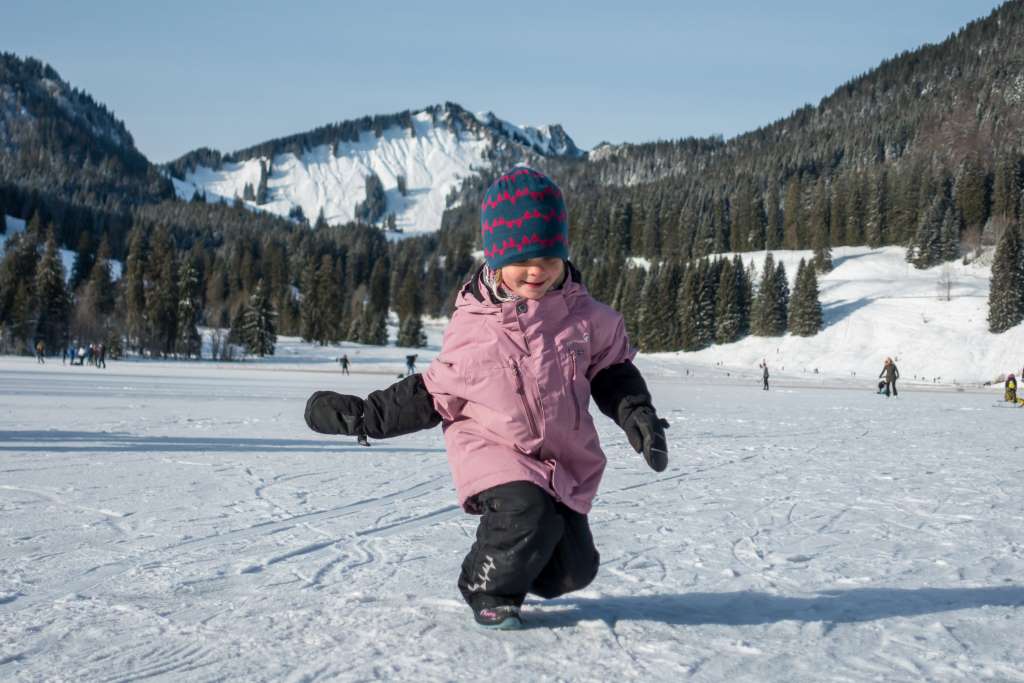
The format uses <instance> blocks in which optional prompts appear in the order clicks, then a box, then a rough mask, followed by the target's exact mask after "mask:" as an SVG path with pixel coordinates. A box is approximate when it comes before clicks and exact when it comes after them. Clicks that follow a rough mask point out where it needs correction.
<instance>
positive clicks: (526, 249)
mask: <svg viewBox="0 0 1024 683" xmlns="http://www.w3.org/2000/svg"><path fill="white" fill-rule="evenodd" d="M480 234H481V236H482V237H483V241H484V259H486V261H487V265H488V266H490V267H491V268H494V269H497V268H501V267H502V266H505V265H508V264H509V263H516V262H517V261H526V260H529V259H533V258H552V257H553V258H561V259H568V258H569V215H568V213H566V210H565V200H563V199H562V191H561V190H559V189H558V186H557V185H555V184H554V182H552V181H551V178H548V177H547V176H546V175H544V174H543V173H541V172H540V171H535V170H533V169H532V168H528V167H526V166H516V167H515V168H513V169H512V170H510V171H508V172H507V173H505V174H504V175H502V176H500V177H499V178H498V179H497V180H495V181H494V183H492V184H491V186H490V187H489V188H487V192H485V193H484V200H483V203H482V204H481V205H480Z"/></svg>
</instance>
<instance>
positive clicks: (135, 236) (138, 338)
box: [122, 227, 149, 350]
mask: <svg viewBox="0 0 1024 683" xmlns="http://www.w3.org/2000/svg"><path fill="white" fill-rule="evenodd" d="M128 240H129V241H128V258H127V261H126V263H125V271H124V281H123V283H122V296H123V297H124V311H125V331H126V333H127V336H128V346H129V347H130V348H135V349H138V350H141V349H142V348H143V347H144V346H146V345H147V344H148V343H149V342H148V340H149V320H148V317H147V314H146V290H145V282H146V275H145V272H146V264H147V254H146V251H147V248H146V238H145V235H144V233H143V231H142V229H141V228H139V227H136V228H134V229H133V230H132V232H131V234H130V235H129V238H128Z"/></svg>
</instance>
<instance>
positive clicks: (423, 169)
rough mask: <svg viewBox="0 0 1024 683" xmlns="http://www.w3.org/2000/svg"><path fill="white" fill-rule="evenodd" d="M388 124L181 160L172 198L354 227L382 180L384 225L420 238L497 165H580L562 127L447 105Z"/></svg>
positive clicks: (174, 166) (572, 145) (411, 114)
mask: <svg viewBox="0 0 1024 683" xmlns="http://www.w3.org/2000/svg"><path fill="white" fill-rule="evenodd" d="M388 123H389V124H390V125H386V126H381V125H376V126H375V125H372V122H366V123H364V124H363V125H356V126H353V127H354V128H355V131H354V132H350V131H349V130H346V133H348V135H350V136H353V137H357V139H346V138H345V135H344V134H336V135H333V136H329V135H327V134H326V133H321V134H319V135H316V134H310V135H309V136H306V137H302V136H292V138H289V139H286V140H282V141H281V142H280V144H274V143H273V142H272V143H265V144H264V145H259V146H257V147H254V148H251V149H250V150H243V151H241V152H237V153H235V154H232V155H228V156H227V157H225V158H224V159H223V160H220V158H219V155H217V154H216V153H212V155H214V156H213V157H212V158H214V159H216V160H217V161H219V163H214V165H212V166H211V165H209V164H208V163H201V162H202V161H204V160H208V158H209V157H210V155H207V158H206V159H204V157H203V156H200V155H196V156H194V159H195V160H196V161H186V162H184V163H183V162H182V161H181V160H179V162H175V164H174V165H173V167H172V169H171V172H172V173H173V172H178V173H179V175H180V176H181V177H174V178H173V179H172V180H173V182H174V186H175V191H176V192H177V194H178V197H180V198H182V199H186V200H189V199H192V198H193V196H194V194H195V193H196V192H201V193H203V195H204V196H205V198H206V201H208V202H217V201H228V202H233V201H235V200H236V199H239V200H242V201H243V202H244V203H245V205H246V206H247V207H249V208H251V209H253V210H259V211H269V212H271V213H274V214H276V215H279V216H284V217H286V216H289V215H290V214H291V213H292V212H293V211H295V209H296V208H301V209H302V212H303V214H304V215H305V216H306V218H308V219H309V221H310V222H314V221H315V220H316V219H317V217H318V216H320V215H321V213H322V215H323V217H324V219H325V220H326V221H327V222H328V223H329V224H332V225H336V224H341V223H346V222H349V221H352V220H354V219H355V217H356V211H357V205H359V204H360V203H361V202H365V201H366V200H367V179H368V178H369V177H370V176H371V175H375V176H376V177H377V178H379V179H380V181H381V184H382V185H383V189H384V198H385V204H386V206H385V209H384V211H383V216H382V219H383V218H386V217H387V216H394V220H395V228H396V229H397V230H399V231H401V232H404V233H422V232H433V231H435V230H437V229H438V228H439V227H440V225H441V215H442V213H443V212H444V210H445V208H446V202H447V200H448V197H449V194H450V193H451V192H452V191H453V190H454V189H456V188H457V187H458V186H459V184H460V183H461V181H462V180H463V179H465V178H467V177H469V176H472V175H475V174H476V173H477V172H478V171H479V170H481V169H484V168H488V167H490V166H491V165H492V163H493V162H494V160H495V159H496V158H506V157H507V156H508V155H511V158H515V159H523V158H525V157H526V156H528V155H540V156H570V157H575V156H580V155H581V152H580V150H579V149H578V148H577V147H576V145H575V144H574V143H573V141H572V139H571V138H570V137H569V136H568V135H567V134H566V133H565V131H564V130H562V128H561V127H560V126H543V127H540V128H534V127H530V126H517V125H514V124H511V123H509V122H507V121H504V120H502V119H500V118H498V117H497V116H495V115H494V114H492V113H490V112H487V113H485V114H470V113H469V112H466V111H465V110H463V109H461V108H460V107H458V106H457V105H453V104H450V103H449V104H447V105H444V106H441V107H432V108H427V109H423V110H421V111H417V112H413V113H410V114H409V115H408V116H407V117H406V116H398V115H396V116H395V117H393V118H392V120H390V121H389V122H388ZM339 128H340V126H339ZM297 137H299V138H301V140H296V139H295V138H297ZM328 138H330V139H328ZM310 140H312V142H313V143H314V144H310ZM268 149H269V153H268ZM175 169H177V170H175ZM182 170H183V171H184V172H180V171H182ZM261 187H262V188H263V191H258V190H259V189H260V188H261ZM247 188H248V189H247ZM381 222H383V220H382V221H381Z"/></svg>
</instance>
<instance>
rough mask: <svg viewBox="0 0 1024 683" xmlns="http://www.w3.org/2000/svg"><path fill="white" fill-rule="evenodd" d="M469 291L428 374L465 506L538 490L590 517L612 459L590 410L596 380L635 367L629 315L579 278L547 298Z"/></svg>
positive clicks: (461, 299) (470, 507)
mask: <svg viewBox="0 0 1024 683" xmlns="http://www.w3.org/2000/svg"><path fill="white" fill-rule="evenodd" d="M476 286H477V284H476V283H473V282H471V283H470V284H469V285H467V286H466V287H464V288H463V290H462V292H461V294H459V296H458V298H457V299H456V302H455V313H454V315H453V316H452V319H451V322H450V323H449V324H448V327H447V329H446V330H445V333H444V341H443V343H442V346H441V353H440V354H439V355H438V356H437V358H435V359H434V361H433V362H432V363H431V364H430V367H429V369H428V370H427V372H426V373H425V374H424V375H423V381H424V384H425V385H426V387H427V391H429V392H430V394H431V396H432V397H433V399H434V407H435V409H436V410H437V412H438V413H439V414H440V415H441V418H442V419H443V428H444V437H445V444H446V445H447V450H448V462H449V464H450V465H451V469H452V477H453V478H454V480H455V487H456V489H457V490H458V495H459V503H460V504H461V505H462V506H463V508H464V509H465V510H466V511H468V512H479V510H478V509H476V506H475V502H474V500H473V496H474V495H476V494H477V493H480V492H481V491H483V490H485V489H488V488H491V487H493V486H498V485H499V484H506V483H509V482H512V481H530V482H533V483H535V484H537V485H538V486H540V487H542V488H544V489H545V490H547V491H548V493H550V494H551V495H552V496H553V497H554V498H555V500H557V501H560V502H562V503H563V504H565V505H567V506H568V507H570V508H572V509H573V510H576V511H577V512H580V513H582V514H586V513H588V512H589V511H590V506H591V503H592V502H593V499H594V495H595V494H596V493H597V487H598V484H600V482H601V475H602V474H603V473H604V467H605V456H604V453H603V452H602V451H601V444H600V443H599V442H598V438H597V431H596V430H595V429H594V421H593V420H592V419H591V417H590V413H589V412H588V410H587V408H588V405H589V403H590V381H591V380H592V379H593V377H594V375H596V374H597V373H598V372H600V371H601V370H603V369H604V368H606V367H609V366H611V365H615V364H617V363H622V362H625V361H627V360H632V358H633V356H634V355H635V354H636V351H635V350H634V349H632V348H631V347H630V345H629V340H628V339H627V338H626V331H625V326H624V324H623V320H622V316H621V315H619V314H618V313H617V312H616V311H615V310H614V309H612V308H610V307H608V306H605V305H604V304H602V303H600V302H598V301H596V300H595V299H593V298H592V297H591V296H590V294H588V293H587V290H586V288H584V287H583V285H582V284H580V283H579V282H573V281H572V277H568V278H566V282H565V284H564V285H563V287H562V288H561V289H557V290H554V291H550V292H548V293H547V294H546V295H545V296H544V297H543V298H542V299H540V300H538V301H532V300H528V299H520V300H517V301H511V302H505V303H501V304H498V303H492V301H491V298H490V296H489V293H485V294H483V298H484V299H485V300H484V301H480V300H479V299H478V298H477V296H476V295H475V294H474V288H475V287H476Z"/></svg>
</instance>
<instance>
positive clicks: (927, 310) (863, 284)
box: [649, 247, 1024, 384]
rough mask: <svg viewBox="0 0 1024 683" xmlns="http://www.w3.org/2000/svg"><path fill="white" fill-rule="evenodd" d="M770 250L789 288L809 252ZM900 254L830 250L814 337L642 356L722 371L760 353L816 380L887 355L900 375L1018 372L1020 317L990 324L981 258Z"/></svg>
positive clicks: (867, 371)
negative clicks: (999, 329) (929, 261)
mask: <svg viewBox="0 0 1024 683" xmlns="http://www.w3.org/2000/svg"><path fill="white" fill-rule="evenodd" d="M772 253H773V255H774V257H775V260H776V262H779V261H781V262H782V263H783V264H784V265H785V268H786V274H787V276H788V277H789V284H790V290H792V288H793V284H794V280H795V277H796V270H797V264H798V262H799V260H800V259H801V258H805V259H808V260H810V258H811V257H812V256H813V254H812V252H810V251H775V252H772ZM904 254H905V251H904V250H903V249H902V248H899V247H882V248H878V249H871V248H869V247H840V248H836V249H833V263H834V264H835V268H834V269H833V270H832V271H831V272H830V273H827V274H825V275H821V276H819V280H818V286H819V289H820V301H821V304H822V309H823V313H824V329H823V330H822V331H821V332H820V333H818V334H817V335H815V336H814V337H809V338H803V337H796V336H793V335H789V334H787V335H785V336H784V337H778V338H765V337H754V336H750V337H746V338H745V339H742V340H740V341H739V342H736V343H734V344H727V345H716V346H712V347H710V348H707V349H704V350H702V351H697V352H693V353H679V354H653V355H651V356H649V357H650V358H651V360H652V361H653V362H660V361H662V360H664V361H666V365H667V366H671V365H672V363H671V362H668V361H670V360H671V359H672V358H673V357H676V356H681V357H685V358H686V359H687V360H688V361H690V362H692V363H696V364H698V365H703V366H711V367H721V368H722V369H723V371H724V370H725V369H727V368H730V369H733V370H749V371H754V370H756V367H757V364H758V363H760V362H761V361H762V360H766V361H767V362H768V366H769V368H770V369H771V370H772V371H773V372H784V373H786V374H789V375H815V370H817V375H818V376H819V377H820V378H821V380H822V381H826V380H829V381H831V380H832V379H835V378H842V379H857V380H862V379H863V380H864V381H867V380H870V379H872V378H875V377H877V375H878V373H879V372H880V371H881V368H882V362H883V361H884V359H885V358H886V357H887V356H891V357H892V358H894V359H895V361H896V363H897V366H898V367H899V369H900V373H901V375H902V379H903V381H905V382H906V381H921V382H927V383H938V384H955V383H959V384H977V383H983V382H986V381H992V380H995V379H996V378H997V377H998V376H999V375H1001V374H1004V373H1007V372H1018V371H1020V369H1021V363H1024V356H1022V355H1021V351H1020V349H1021V348H1022V344H1024V326H1022V325H1018V326H1017V327H1014V328H1012V329H1010V330H1009V331H1007V332H1005V333H1003V334H998V335H997V334H992V333H990V332H989V331H988V323H987V316H988V291H989V278H990V276H991V269H990V266H989V264H988V259H986V258H982V259H979V260H978V261H975V262H973V263H971V264H969V265H966V266H965V265H963V264H962V263H960V262H953V263H949V264H946V265H944V266H938V267H935V268H929V269H926V270H918V269H916V268H914V267H913V266H912V265H910V264H909V263H907V262H906V261H905V260H904ZM764 256H765V252H763V251H762V252H752V253H744V254H742V258H743V260H744V263H746V264H748V265H749V264H750V263H753V264H754V265H755V267H756V268H757V269H758V273H760V269H761V267H762V265H763V263H764ZM944 279H948V281H949V287H948V294H949V300H948V301H947V300H946V298H945V295H946V287H945V286H943V284H942V281H943V280H944ZM755 282H756V280H755ZM665 372H668V373H672V372H674V370H673V369H672V368H671V367H666V368H665Z"/></svg>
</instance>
